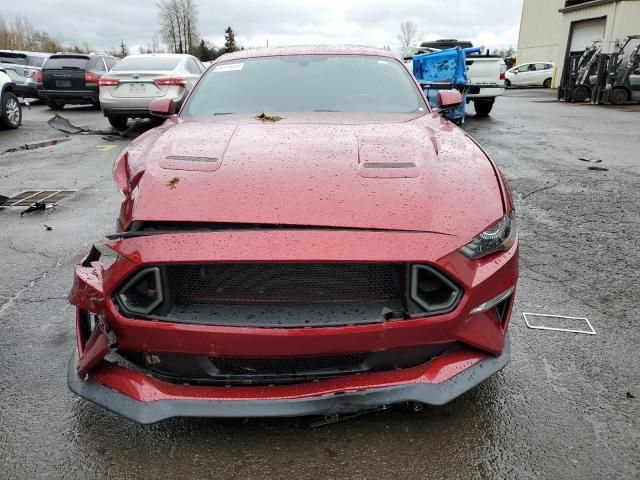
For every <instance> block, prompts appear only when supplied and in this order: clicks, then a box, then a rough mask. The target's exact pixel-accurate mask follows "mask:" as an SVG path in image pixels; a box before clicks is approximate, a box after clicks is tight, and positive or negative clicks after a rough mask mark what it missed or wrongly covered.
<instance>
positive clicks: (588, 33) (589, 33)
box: [571, 18, 607, 52]
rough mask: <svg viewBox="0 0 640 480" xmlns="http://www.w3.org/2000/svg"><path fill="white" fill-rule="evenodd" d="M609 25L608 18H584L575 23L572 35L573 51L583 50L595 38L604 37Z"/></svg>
mask: <svg viewBox="0 0 640 480" xmlns="http://www.w3.org/2000/svg"><path fill="white" fill-rule="evenodd" d="M606 25H607V19H606V18H598V19H596V20H584V21H582V22H576V23H574V24H573V34H572V37H571V51H572V52H582V51H584V50H585V49H586V48H587V47H588V46H589V45H591V42H593V41H594V40H602V39H603V38H604V28H605V26H606Z"/></svg>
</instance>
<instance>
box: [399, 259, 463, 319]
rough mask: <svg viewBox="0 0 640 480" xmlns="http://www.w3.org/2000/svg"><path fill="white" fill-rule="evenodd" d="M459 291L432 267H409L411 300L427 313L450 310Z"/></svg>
mask: <svg viewBox="0 0 640 480" xmlns="http://www.w3.org/2000/svg"><path fill="white" fill-rule="evenodd" d="M460 294H461V290H460V288H459V287H458V286H456V284H454V283H453V282H452V281H451V280H449V279H448V278H447V277H445V276H444V275H443V274H441V273H440V272H438V271H437V270H436V269H434V268H432V267H428V266H426V265H413V266H412V267H411V299H412V300H413V301H414V302H416V303H417V304H418V305H419V306H420V307H421V308H423V309H424V311H425V312H427V313H444V312H447V311H449V310H452V309H453V308H454V307H455V305H456V303H457V302H458V299H459V298H460Z"/></svg>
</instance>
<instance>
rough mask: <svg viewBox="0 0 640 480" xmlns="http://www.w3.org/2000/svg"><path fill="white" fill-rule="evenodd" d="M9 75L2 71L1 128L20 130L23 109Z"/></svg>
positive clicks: (0, 89) (0, 96)
mask: <svg viewBox="0 0 640 480" xmlns="http://www.w3.org/2000/svg"><path fill="white" fill-rule="evenodd" d="M13 88H14V84H13V83H12V82H11V79H10V78H9V75H7V74H6V73H5V72H4V71H3V70H2V69H0V127H5V128H18V127H19V126H20V124H21V123H22V107H20V102H19V101H18V97H17V96H16V94H15V93H13Z"/></svg>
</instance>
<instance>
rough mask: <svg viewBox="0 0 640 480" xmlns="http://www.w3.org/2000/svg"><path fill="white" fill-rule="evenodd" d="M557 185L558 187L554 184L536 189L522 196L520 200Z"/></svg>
mask: <svg viewBox="0 0 640 480" xmlns="http://www.w3.org/2000/svg"><path fill="white" fill-rule="evenodd" d="M558 185H559V184H558V183H554V184H553V185H547V186H545V187H541V188H538V189H536V190H534V191H533V192H529V193H527V194H526V195H523V196H522V198H523V199H524V198H527V197H530V196H531V195H533V194H534V193H538V192H542V191H544V190H549V189H550V188H553V187H557V186H558Z"/></svg>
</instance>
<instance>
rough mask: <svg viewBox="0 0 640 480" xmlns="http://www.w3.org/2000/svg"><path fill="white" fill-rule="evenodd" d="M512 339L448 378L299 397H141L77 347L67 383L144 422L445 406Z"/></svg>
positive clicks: (494, 368)
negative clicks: (89, 369) (114, 383)
mask: <svg viewBox="0 0 640 480" xmlns="http://www.w3.org/2000/svg"><path fill="white" fill-rule="evenodd" d="M509 357H510V346H509V339H508V338H507V339H506V341H505V348H504V350H503V352H502V354H501V355H500V356H498V357H493V356H487V357H485V358H483V359H482V360H480V361H479V362H477V363H475V364H474V365H472V366H470V367H468V368H466V369H465V370H463V371H461V372H460V373H457V374H456V375H454V376H452V377H451V378H449V379H448V380H447V381H444V382H442V383H423V382H412V383H407V384H400V385H394V386H391V387H380V388H376V387H373V388H367V389H364V390H358V391H348V390H347V391H340V392H332V393H330V394H321V395H308V396H301V397H295V398H269V397H268V396H265V397H264V398H259V399H255V398H252V399H249V400H247V399H227V398H224V399H223V398H206V397H204V396H203V397H201V398H198V399H193V398H185V399H180V398H171V399H158V400H153V401H148V402H143V401H139V400H137V399H135V398H132V397H130V396H128V395H125V394H123V393H121V392H119V391H116V390H114V389H112V388H109V387H108V386H106V385H103V384H102V383H99V382H97V381H94V380H93V379H92V378H91V377H88V378H87V379H83V378H81V377H80V376H78V373H77V362H78V356H77V352H75V351H74V352H73V353H72V355H71V358H70V359H69V366H68V370H67V383H68V386H69V389H70V390H71V391H72V392H74V393H75V394H77V395H78V396H80V397H82V398H84V399H85V400H88V401H90V402H93V403H95V404H97V405H99V406H101V407H103V408H105V409H107V410H110V411H112V412H114V413H117V414H118V415H121V416H123V417H126V418H128V419H130V420H133V421H135V422H138V423H141V424H151V423H156V422H159V421H162V420H165V419H168V418H171V417H218V418H246V417H295V416H310V415H335V414H348V413H354V412H358V411H362V410H368V409H372V408H376V407H380V406H383V405H393V404H399V403H405V402H415V403H422V404H426V405H444V404H445V403H448V402H450V401H451V400H453V399H455V398H456V397H458V396H460V395H462V394H463V393H465V392H467V391H469V390H471V389H472V388H473V387H475V386H477V385H478V384H480V383H482V382H483V381H485V380H486V379H488V378H489V377H490V376H492V375H494V374H495V373H497V372H498V371H500V370H501V369H502V368H504V367H505V365H506V364H507V363H508V362H509Z"/></svg>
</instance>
